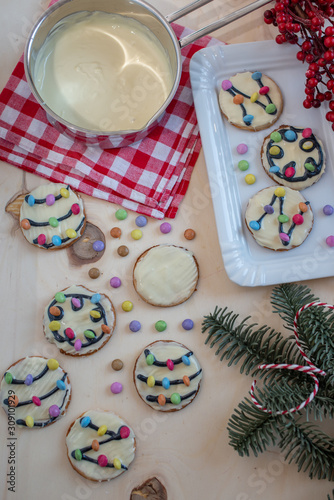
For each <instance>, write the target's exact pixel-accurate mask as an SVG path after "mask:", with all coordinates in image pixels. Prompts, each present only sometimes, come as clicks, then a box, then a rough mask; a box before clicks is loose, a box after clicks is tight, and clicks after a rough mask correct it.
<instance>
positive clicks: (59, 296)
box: [43, 285, 116, 356]
mask: <svg viewBox="0 0 334 500" xmlns="http://www.w3.org/2000/svg"><path fill="white" fill-rule="evenodd" d="M115 323H116V315H115V310H114V306H113V304H112V302H111V301H110V299H109V298H108V297H107V296H106V295H104V294H102V293H95V292H92V291H91V290H88V289H87V288H85V287H84V286H82V285H72V286H71V287H69V288H66V289H65V290H62V291H61V292H57V293H56V294H55V296H54V297H53V299H52V300H51V302H50V303H49V304H48V305H47V307H46V309H45V311H44V319H43V326H44V333H45V336H46V338H47V340H48V341H49V342H51V343H54V344H56V346H57V347H58V349H59V350H60V352H62V353H63V354H68V355H69V356H89V355H90V354H93V353H94V352H96V351H98V350H99V349H101V348H102V347H103V346H104V345H105V344H106V343H107V342H108V341H109V340H110V338H111V336H112V334H113V331H114V328H115Z"/></svg>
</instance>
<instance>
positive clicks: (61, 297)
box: [55, 292, 66, 303]
mask: <svg viewBox="0 0 334 500" xmlns="http://www.w3.org/2000/svg"><path fill="white" fill-rule="evenodd" d="M55 300H56V301H57V302H60V303H63V302H65V301H66V297H65V294H64V293H63V292H57V293H56V295H55Z"/></svg>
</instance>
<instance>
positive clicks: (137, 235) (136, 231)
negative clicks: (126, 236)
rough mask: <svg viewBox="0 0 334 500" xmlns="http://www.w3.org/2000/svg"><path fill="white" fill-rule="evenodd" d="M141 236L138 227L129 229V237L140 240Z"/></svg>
mask: <svg viewBox="0 0 334 500" xmlns="http://www.w3.org/2000/svg"><path fill="white" fill-rule="evenodd" d="M142 236H143V233H142V232H141V230H140V229H133V231H131V238H133V239H134V240H140V238H141V237H142Z"/></svg>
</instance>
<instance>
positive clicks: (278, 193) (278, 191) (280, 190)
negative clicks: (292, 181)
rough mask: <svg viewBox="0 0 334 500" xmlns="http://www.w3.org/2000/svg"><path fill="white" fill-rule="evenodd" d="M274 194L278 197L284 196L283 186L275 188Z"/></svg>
mask: <svg viewBox="0 0 334 500" xmlns="http://www.w3.org/2000/svg"><path fill="white" fill-rule="evenodd" d="M275 195H276V196H277V197H278V198H283V196H285V189H284V188H283V187H278V188H276V189H275Z"/></svg>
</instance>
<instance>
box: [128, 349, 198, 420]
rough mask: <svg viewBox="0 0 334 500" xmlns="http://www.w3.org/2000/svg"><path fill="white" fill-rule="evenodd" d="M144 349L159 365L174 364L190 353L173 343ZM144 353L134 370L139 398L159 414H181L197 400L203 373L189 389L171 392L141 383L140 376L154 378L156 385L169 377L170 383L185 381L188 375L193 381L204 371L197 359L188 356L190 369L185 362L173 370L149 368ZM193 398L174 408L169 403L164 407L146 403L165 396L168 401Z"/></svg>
mask: <svg viewBox="0 0 334 500" xmlns="http://www.w3.org/2000/svg"><path fill="white" fill-rule="evenodd" d="M145 349H148V350H149V351H150V353H152V354H153V355H154V357H155V359H156V360H157V361H162V362H166V361H167V360H168V359H171V360H175V359H178V358H181V357H182V356H184V355H186V354H187V353H189V352H191V351H190V349H188V348H187V347H185V346H184V345H182V344H179V343H178V342H174V341H163V340H161V341H157V342H154V343H153V344H150V345H148V346H147V347H146V348H145ZM145 349H144V351H143V352H142V353H141V355H140V356H139V358H138V360H137V362H136V365H135V368H134V380H135V384H136V388H137V391H138V393H139V395H140V397H141V398H142V399H143V400H144V401H145V403H146V404H148V405H149V406H151V408H153V409H154V410H160V411H170V410H180V409H181V408H183V407H185V406H187V405H188V404H189V403H191V402H192V400H193V399H194V398H195V397H196V395H197V391H198V389H199V387H200V383H201V380H202V371H201V373H200V374H198V375H197V376H196V377H195V378H193V379H192V380H190V385H189V386H187V385H185V384H184V383H180V384H176V385H170V387H169V389H165V388H164V387H163V386H161V385H160V386H158V385H155V386H154V387H149V386H148V385H147V383H146V382H145V381H142V380H139V379H138V375H143V376H145V377H149V376H151V375H152V376H153V377H154V378H155V380H156V381H160V382H162V380H163V379H164V378H165V377H167V378H168V379H169V380H170V382H171V381H172V380H183V377H184V376H185V375H186V376H188V377H190V376H191V375H194V374H196V373H197V372H198V371H199V370H201V366H200V364H199V361H198V359H197V358H196V356H195V355H194V354H192V355H191V356H188V359H189V361H190V365H189V366H187V365H185V364H184V363H183V362H181V363H179V364H175V365H174V369H173V370H169V368H168V367H166V366H163V367H160V366H155V365H154V364H153V365H148V364H147V362H146V355H145ZM192 392H194V394H192V396H191V397H189V398H187V399H184V400H183V401H182V400H181V402H180V404H178V405H175V404H173V403H168V402H166V404H165V405H164V406H161V405H160V404H159V403H158V402H155V401H153V402H151V401H147V399H146V397H147V396H148V395H152V396H156V397H157V396H159V394H163V395H164V396H165V397H166V398H170V396H171V395H172V394H173V393H178V394H180V396H181V397H182V396H185V395H187V394H190V393H192Z"/></svg>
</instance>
